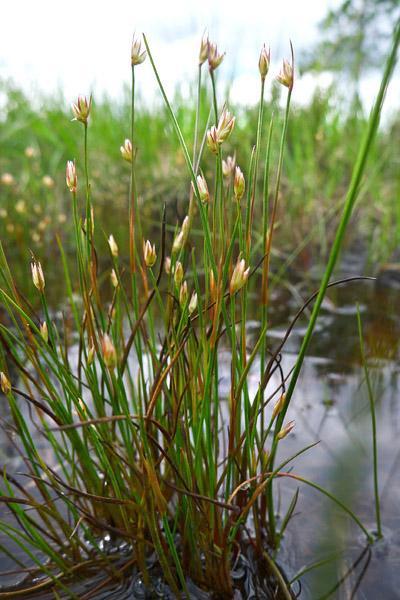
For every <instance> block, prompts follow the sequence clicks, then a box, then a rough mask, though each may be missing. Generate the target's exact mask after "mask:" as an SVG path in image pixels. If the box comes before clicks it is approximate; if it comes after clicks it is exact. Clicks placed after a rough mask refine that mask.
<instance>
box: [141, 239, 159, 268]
mask: <svg viewBox="0 0 400 600" xmlns="http://www.w3.org/2000/svg"><path fill="white" fill-rule="evenodd" d="M143 256H144V262H145V263H146V267H152V266H153V265H154V264H155V262H156V260H157V253H156V246H155V244H153V245H151V242H150V240H147V242H143Z"/></svg>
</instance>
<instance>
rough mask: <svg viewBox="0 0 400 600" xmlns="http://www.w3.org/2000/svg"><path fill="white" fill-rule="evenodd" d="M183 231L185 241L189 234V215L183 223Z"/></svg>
mask: <svg viewBox="0 0 400 600" xmlns="http://www.w3.org/2000/svg"><path fill="white" fill-rule="evenodd" d="M181 231H182V233H183V237H184V239H186V238H187V236H188V234H189V217H188V215H186V217H185V218H184V219H183V221H182V227H181Z"/></svg>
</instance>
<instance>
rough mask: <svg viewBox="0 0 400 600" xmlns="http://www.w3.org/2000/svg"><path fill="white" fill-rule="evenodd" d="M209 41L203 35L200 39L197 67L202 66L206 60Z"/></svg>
mask: <svg viewBox="0 0 400 600" xmlns="http://www.w3.org/2000/svg"><path fill="white" fill-rule="evenodd" d="M209 43H210V42H209V40H208V36H206V35H205V34H204V35H203V37H202V39H201V44H200V52H199V65H202V64H203V63H204V62H206V60H207V58H208V45H209Z"/></svg>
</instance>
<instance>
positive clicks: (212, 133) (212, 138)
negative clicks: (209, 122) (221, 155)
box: [207, 125, 219, 154]
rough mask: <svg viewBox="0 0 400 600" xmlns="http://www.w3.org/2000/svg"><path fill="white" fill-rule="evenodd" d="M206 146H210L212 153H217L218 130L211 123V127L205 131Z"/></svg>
mask: <svg viewBox="0 0 400 600" xmlns="http://www.w3.org/2000/svg"><path fill="white" fill-rule="evenodd" d="M207 146H208V147H209V148H210V150H211V152H212V153H213V154H218V146H219V141H218V131H217V128H216V127H215V125H213V126H212V127H211V129H209V130H208V131H207Z"/></svg>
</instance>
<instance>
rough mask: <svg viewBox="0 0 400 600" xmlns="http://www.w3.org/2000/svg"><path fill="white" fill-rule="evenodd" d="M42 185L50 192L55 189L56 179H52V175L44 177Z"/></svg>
mask: <svg viewBox="0 0 400 600" xmlns="http://www.w3.org/2000/svg"><path fill="white" fill-rule="evenodd" d="M42 183H43V185H44V187H45V188H47V189H49V190H50V189H51V188H52V187H54V179H53V178H52V177H50V175H44V176H43V177H42Z"/></svg>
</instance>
